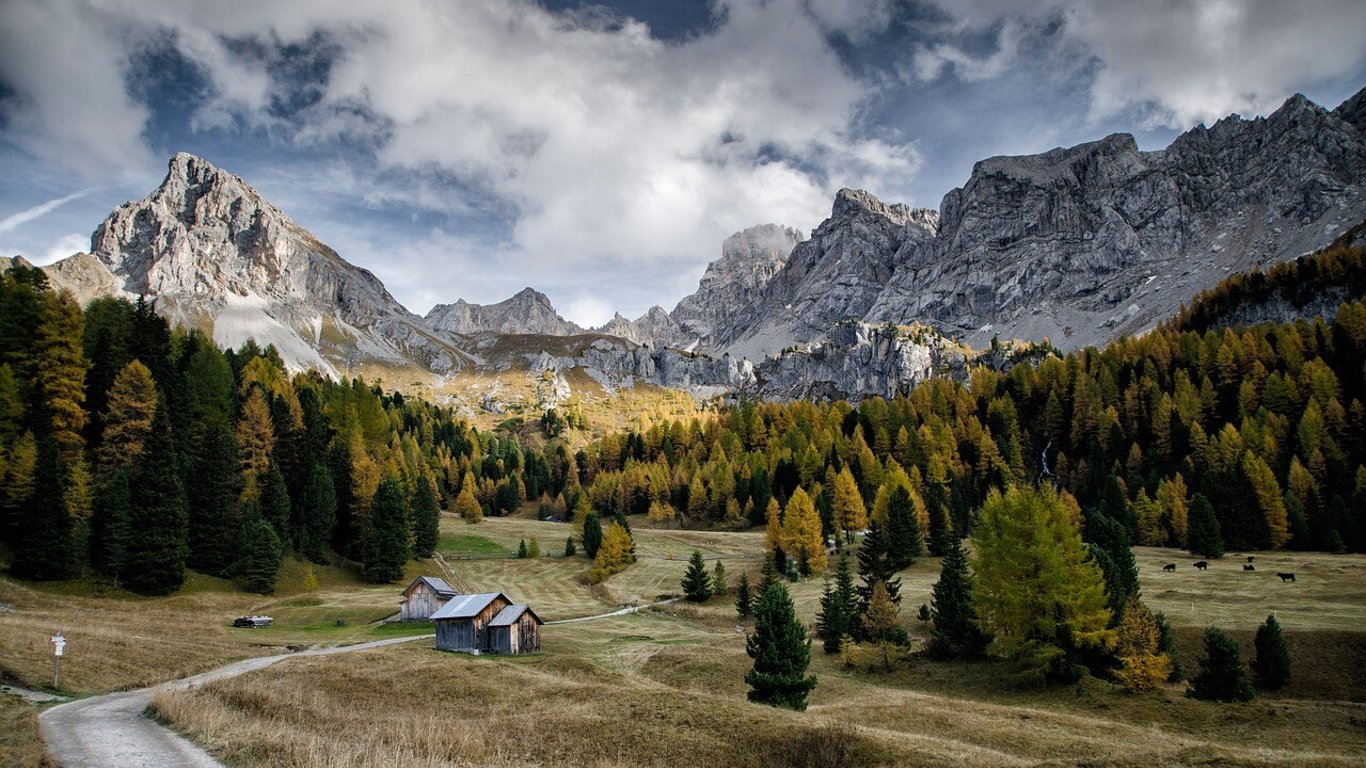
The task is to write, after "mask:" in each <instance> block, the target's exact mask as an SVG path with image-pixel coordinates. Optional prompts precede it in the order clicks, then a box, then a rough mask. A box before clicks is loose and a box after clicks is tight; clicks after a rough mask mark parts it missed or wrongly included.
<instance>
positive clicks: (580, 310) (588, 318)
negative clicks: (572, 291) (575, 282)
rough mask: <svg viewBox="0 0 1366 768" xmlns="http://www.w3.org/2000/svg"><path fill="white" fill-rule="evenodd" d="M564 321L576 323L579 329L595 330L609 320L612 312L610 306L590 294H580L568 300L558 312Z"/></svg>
mask: <svg viewBox="0 0 1366 768" xmlns="http://www.w3.org/2000/svg"><path fill="white" fill-rule="evenodd" d="M560 315H561V316H562V317H564V319H566V320H568V321H570V322H574V323H578V324H579V326H580V327H581V328H596V327H598V326H600V325H603V324H605V323H606V322H607V321H608V320H611V319H612V317H613V315H614V310H613V307H612V305H611V304H609V303H607V302H606V301H603V300H602V299H600V298H598V297H597V296H595V295H593V294H591V293H580V294H577V295H575V296H574V298H572V299H570V301H569V303H568V304H565V306H564V309H563V310H560Z"/></svg>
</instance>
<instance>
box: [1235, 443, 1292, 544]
mask: <svg viewBox="0 0 1366 768" xmlns="http://www.w3.org/2000/svg"><path fill="white" fill-rule="evenodd" d="M1243 474H1244V476H1246V477H1247V483H1248V488H1249V491H1250V500H1251V501H1253V502H1254V503H1255V505H1256V512H1257V513H1258V514H1259V515H1260V516H1261V526H1260V528H1261V529H1262V531H1263V532H1264V533H1263V538H1262V541H1261V544H1262V546H1266V547H1269V548H1271V549H1283V548H1284V547H1285V544H1286V542H1288V541H1289V540H1290V533H1289V526H1288V525H1287V521H1286V513H1285V501H1284V499H1283V498H1282V496H1281V487H1280V485H1279V484H1278V483H1277V482H1276V474H1275V473H1274V472H1272V471H1271V467H1269V466H1267V463H1266V462H1265V461H1263V460H1262V458H1261V457H1260V456H1258V455H1256V454H1254V453H1253V452H1252V451H1248V452H1246V453H1244V454H1243Z"/></svg>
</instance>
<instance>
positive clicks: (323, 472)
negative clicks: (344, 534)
mask: <svg viewBox="0 0 1366 768" xmlns="http://www.w3.org/2000/svg"><path fill="white" fill-rule="evenodd" d="M336 519H337V497H336V493H335V491H334V486H333V483H332V473H331V472H329V471H328V469H327V465H326V464H321V463H314V464H313V467H312V468H311V469H310V470H309V474H308V484H307V485H306V486H305V490H304V493H303V494H302V495H301V496H300V498H299V508H298V524H297V528H298V531H299V534H298V541H297V542H296V546H297V547H298V549H299V552H300V554H302V555H303V556H304V557H306V558H308V559H309V560H311V561H313V562H315V563H323V562H326V560H327V547H328V544H329V543H330V542H331V540H332V527H333V526H334V525H335V524H336Z"/></svg>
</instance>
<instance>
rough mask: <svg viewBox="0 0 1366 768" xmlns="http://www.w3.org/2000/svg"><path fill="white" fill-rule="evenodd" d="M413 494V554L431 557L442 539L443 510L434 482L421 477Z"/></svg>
mask: <svg viewBox="0 0 1366 768" xmlns="http://www.w3.org/2000/svg"><path fill="white" fill-rule="evenodd" d="M416 485H417V489H416V490H415V491H414V492H413V510H412V514H413V554H414V555H416V556H417V557H431V556H432V555H433V554H435V552H436V545H437V542H438V540H439V539H440V536H441V534H440V530H439V529H440V526H441V508H440V507H439V506H438V505H437V503H436V493H435V492H434V491H433V490H432V481H431V480H429V479H428V478H426V477H424V476H421V475H419V476H418V478H417V483H416Z"/></svg>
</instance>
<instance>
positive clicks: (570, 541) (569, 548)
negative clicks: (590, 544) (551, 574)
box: [564, 536, 579, 557]
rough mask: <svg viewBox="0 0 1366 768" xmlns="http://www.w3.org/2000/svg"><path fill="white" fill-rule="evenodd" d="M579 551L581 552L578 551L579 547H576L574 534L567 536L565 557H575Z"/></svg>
mask: <svg viewBox="0 0 1366 768" xmlns="http://www.w3.org/2000/svg"><path fill="white" fill-rule="evenodd" d="M578 553H579V551H578V550H577V549H575V548H574V537H573V536H566V537H565V539H564V556H565V557H573V556H575V555H577V554H578Z"/></svg>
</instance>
